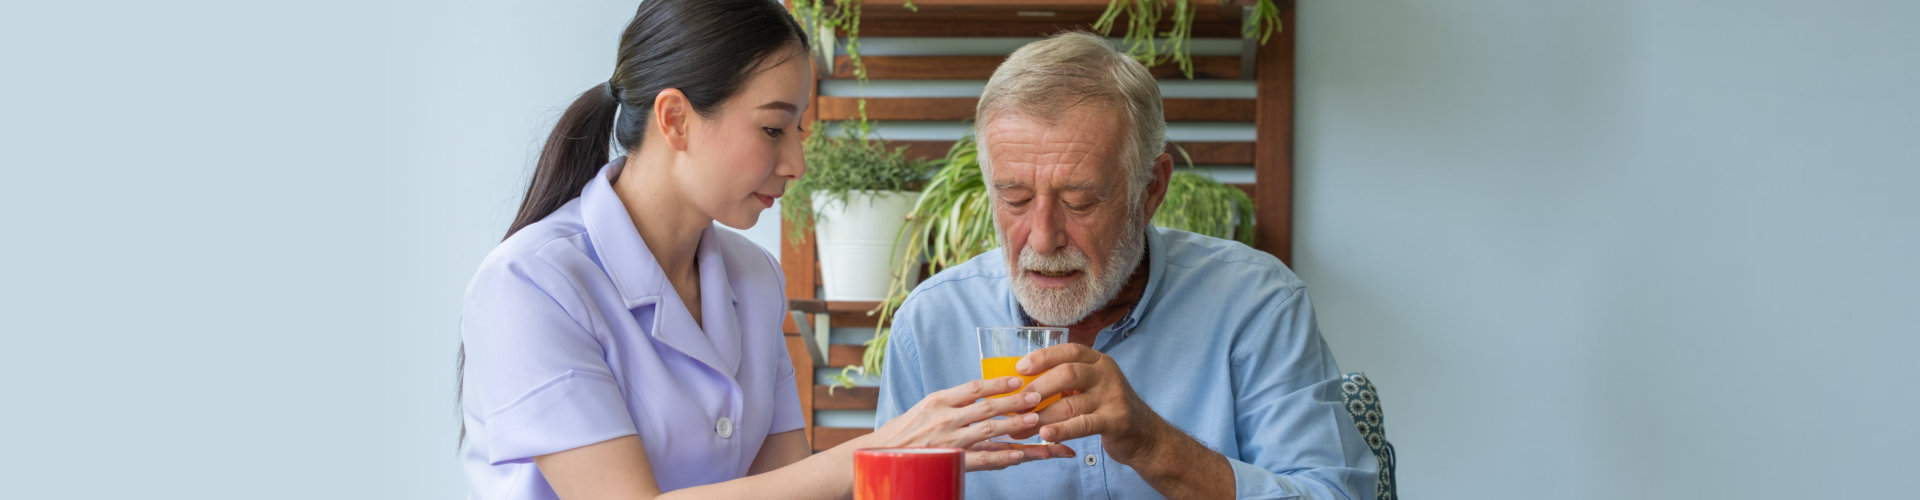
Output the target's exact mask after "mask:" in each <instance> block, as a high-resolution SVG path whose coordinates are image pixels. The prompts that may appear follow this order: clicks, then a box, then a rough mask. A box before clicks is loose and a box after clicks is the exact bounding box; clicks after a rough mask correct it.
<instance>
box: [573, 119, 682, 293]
mask: <svg viewBox="0 0 1920 500" xmlns="http://www.w3.org/2000/svg"><path fill="white" fill-rule="evenodd" d="M625 164H626V157H624V156H623V157H620V158H616V159H614V160H613V162H611V163H608V164H607V165H606V166H603V167H600V172H599V173H598V174H594V176H593V180H591V181H587V185H586V187H584V188H582V189H581V190H580V220H581V223H582V224H584V225H586V227H587V239H588V240H589V241H590V242H592V244H593V253H595V254H597V256H598V257H599V260H600V267H601V268H604V269H606V270H607V277H609V278H612V279H613V288H614V289H615V290H618V291H619V292H620V300H621V301H622V302H625V303H626V306H627V308H628V309H632V308H635V307H640V306H641V305H643V304H648V303H652V302H655V301H657V300H658V297H659V296H660V295H663V294H665V293H666V291H665V290H664V289H665V288H668V285H667V283H666V279H665V278H666V276H664V273H663V272H662V271H660V269H661V267H660V262H659V261H658V260H655V259H654V257H653V251H651V250H648V249H647V243H646V241H645V240H642V239H640V231H639V230H638V229H635V228H634V225H633V217H632V216H630V215H628V214H627V206H626V205H625V204H623V203H620V197H619V196H618V195H616V194H614V192H613V178H614V176H617V175H619V174H620V168H621V167H622V166H623V165H625Z"/></svg>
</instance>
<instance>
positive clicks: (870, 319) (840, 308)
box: [787, 299, 880, 328]
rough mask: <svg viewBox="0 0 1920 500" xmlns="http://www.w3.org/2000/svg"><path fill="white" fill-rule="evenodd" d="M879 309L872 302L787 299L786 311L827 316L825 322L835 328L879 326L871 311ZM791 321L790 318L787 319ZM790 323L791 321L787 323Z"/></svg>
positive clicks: (877, 318) (877, 304) (877, 316)
mask: <svg viewBox="0 0 1920 500" xmlns="http://www.w3.org/2000/svg"><path fill="white" fill-rule="evenodd" d="M879 307H880V303H879V302H873V301H826V300H815V299H789V300H788V302H787V309H788V310H792V311H800V312H804V313H808V314H819V313H826V314H828V319H827V322H828V323H829V324H830V325H831V326H836V327H848V328H852V327H867V328H872V327H874V325H878V324H879V320H880V317H879V315H877V314H874V313H873V311H874V310H875V309H878V308H879ZM789 320H791V318H789ZM789 322H791V321H789Z"/></svg>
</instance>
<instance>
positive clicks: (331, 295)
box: [0, 0, 1920, 499]
mask: <svg viewBox="0 0 1920 500" xmlns="http://www.w3.org/2000/svg"><path fill="white" fill-rule="evenodd" d="M1303 3H1307V4H1308V5H1306V6H1305V7H1304V9H1303V12H1302V16H1301V19H1300V23H1299V26H1296V27H1295V28H1296V29H1298V30H1299V34H1300V37H1301V38H1300V57H1301V65H1300V74H1299V85H1300V94H1299V98H1300V103H1299V109H1300V116H1299V127H1300V129H1299V137H1298V139H1297V142H1298V147H1299V158H1298V160H1299V165H1300V172H1299V177H1298V182H1299V185H1298V186H1299V188H1298V189H1299V197H1300V206H1299V207H1298V209H1299V217H1300V218H1299V220H1298V223H1299V231H1300V232H1299V234H1298V235H1297V238H1296V241H1298V242H1299V247H1298V248H1297V250H1296V256H1297V260H1298V261H1299V262H1298V266H1297V267H1298V268H1299V271H1300V273H1301V274H1302V275H1303V276H1305V277H1306V278H1307V279H1308V280H1309V283H1310V284H1311V285H1310V286H1312V289H1313V290H1314V293H1315V294H1316V295H1315V299H1316V303H1317V304H1318V306H1319V308H1320V311H1321V313H1322V319H1323V327H1324V328H1325V331H1326V334H1327V337H1328V340H1329V341H1330V342H1332V343H1333V344H1334V347H1335V349H1336V352H1337V353H1338V354H1339V356H1340V359H1341V361H1342V362H1343V366H1345V367H1346V368H1349V369H1361V370H1367V371H1369V372H1371V373H1373V374H1374V375H1375V377H1376V378H1377V379H1378V380H1379V381H1380V382H1381V383H1382V384H1383V389H1384V390H1385V391H1386V396H1387V398H1388V399H1387V400H1386V402H1387V406H1388V408H1389V411H1390V412H1391V414H1390V415H1389V422H1390V424H1391V425H1390V426H1389V428H1390V429H1391V431H1392V433H1393V434H1392V436H1393V438H1394V439H1395V440H1396V441H1397V442H1398V443H1399V444H1400V446H1401V459H1402V465H1403V467H1404V470H1403V471H1402V476H1401V479H1402V481H1403V490H1402V491H1403V493H1406V494H1411V495H1415V496H1416V497H1427V498H1514V499H1520V498H1613V497H1623V496H1635V497H1652V498H1702V497H1710V498H1788V497H1805V496H1817V497H1828V498H1831V497H1842V498H1847V497H1869V496H1881V497H1887V496H1898V495H1900V494H1902V493H1905V490H1906V488H1903V487H1902V486H1901V483H1900V482H1899V479H1900V478H1902V477H1904V473H1905V472H1906V470H1905V468H1906V467H1904V466H1907V465H1910V464H1911V463H1912V460H1911V459H1910V458H1908V457H1909V454H1908V453H1907V452H1906V451H1905V450H1911V449H1914V448H1916V445H1920V442H1916V439H1915V433H1914V432H1912V431H1911V430H1910V429H1911V428H1912V426H1911V425H1907V424H1906V423H1904V421H1903V417H1904V416H1906V415H1909V414H1913V413H1914V412H1915V410H1916V407H1915V403H1914V400H1913V398H1912V397H1911V396H1909V395H1907V394H1909V393H1910V392H1911V390H1903V389H1905V388H1904V387H1903V385H1904V384H1903V382H1905V381H1907V380H1911V379H1913V378H1915V375H1917V374H1916V373H1915V369H1914V368H1913V363H1911V362H1909V361H1908V360H1907V357H1908V355H1909V353H1912V352H1916V351H1920V349H1916V348H1920V342H1916V341H1915V340H1913V338H1912V335H1911V334H1913V333H1916V330H1920V327H1917V325H1920V312H1916V311H1920V307H1915V304H1916V303H1920V292H1915V291H1914V289H1913V288H1912V287H1911V286H1910V285H1909V283H1911V282H1913V281H1914V278H1917V277H1920V273H1917V272H1916V271H1917V269H1916V264H1915V263H1913V262H1912V261H1911V260H1910V259H1905V258H1903V257H1909V256H1912V255H1916V254H1917V253H1920V252H1917V251H1920V234H1916V231H1917V230H1916V225H1915V224H1914V223H1913V222H1912V221H1911V219H1912V218H1913V214H1916V213H1920V206H1917V205H1920V202H1916V201H1913V200H1914V198H1915V197H1913V196H1911V195H1910V194H1909V193H1906V192H1905V191H1908V190H1911V189H1913V186H1916V185H1920V182H1916V181H1920V178H1917V177H1920V173H1916V171H1915V167H1916V165H1920V161H1916V151H1915V146H1914V144H1915V143H1916V141H1914V140H1913V138H1915V137H1920V124H1916V116H1917V115H1920V109H1916V108H1917V106H1916V101H1915V94H1914V93H1913V89H1915V88H1920V81H1917V80H1916V78H1917V77H1920V68H1916V67H1915V61H1916V58H1915V57H1914V54H1915V53H1916V50H1915V49H1916V45H1917V44H1920V36H1916V35H1913V34H1912V30H1911V29H1910V28H1911V27H1912V26H1914V25H1916V24H1920V15H1917V14H1920V13H1917V12H1916V9H1915V7H1913V4H1911V3H1899V4H1896V3H1895V2H1878V3H1869V2H1852V3H1846V4H1844V5H1842V3H1839V2H1827V3H1819V4H1806V3H1800V4H1793V5H1788V4H1785V3H1779V2H1716V3H1708V2H1655V1H1651V0H1640V1H1629V2H1604V3H1597V2H1586V3H1578V4H1573V3H1554V4H1547V3H1545V2H1531V1H1519V0H1513V1H1507V2H1448V3H1446V5H1439V4H1438V3H1435V2H1408V1H1387V0H1378V1H1344V2H1332V1H1327V2H1303ZM632 9H633V2H631V1H618V2H615V1H607V2H563V3H550V2H502V1H463V2H452V1H438V0H417V1H412V2H404V3H393V2H357V3H356V2H349V3H337V2H336V3H325V4H266V3H260V2H237V1H232V2H215V1H203V2H195V3H186V4H182V3H150V2H40V3H34V4H31V5H12V4H9V5H8V6H6V7H0V61H4V62H0V65H4V67H5V68H6V72H5V74H6V76H7V77H6V78H4V79H0V169H3V170H0V171H3V172H4V176H0V179H4V180H0V213H4V214H7V215H8V217H7V219H6V221H7V223H6V225H5V226H4V228H5V229H4V232H0V234H4V235H5V236H4V239H0V242H4V245H0V257H4V259H5V262H6V264H5V265H0V380H4V381H5V382H4V385H0V450H5V452H4V453H0V471H6V472H5V475H4V477H6V478H7V480H8V486H7V490H6V491H7V492H8V493H7V494H6V495H4V496H8V497H16V496H17V497H21V498H43V497H61V498H131V497H143V498H369V497H371V498H457V497H460V496H461V495H462V494H463V493H464V487H463V485H462V484H461V481H460V476H459V471H458V469H457V467H456V465H455V460H454V447H453V439H454V433H455V432H456V425H457V420H456V413H455V409H454V406H453V387H452V384H453V374H452V353H453V349H454V347H455V342H456V341H457V325H458V323H457V322H458V317H457V316H458V309H459V295H460V291H461V289H462V288H463V287H464V284H465V281H466V279H467V277H468V276H469V274H470V273H471V272H472V269H473V266H474V265H475V264H476V262H477V261H478V259H479V258H480V257H481V256H482V255H483V254H484V253H485V252H486V251H487V250H488V248H489V247H490V246H491V245H492V244H493V243H494V242H495V241H496V240H497V239H498V237H499V234H500V232H501V231H502V230H503V229H504V227H505V225H506V223H507V222H508V219H509V218H510V217H511V216H512V212H513V210H514V208H515V203H516V202H517V200H518V196H519V195H520V190H521V189H523V188H524V184H523V183H524V182H525V175H526V174H527V166H528V165H530V164H531V159H532V157H533V155H534V150H535V149H536V148H537V147H538V145H539V142H540V140H541V138H542V137H543V136H544V134H545V133H546V131H547V130H548V127H549V126H550V123H551V121H552V120H553V118H554V117H555V116H556V115H557V113H558V111H559V108H560V107H561V106H563V105H565V104H566V103H567V102H568V101H569V99H570V98H571V97H572V95H573V94H575V93H578V92H579V91H581V90H584V89H585V88H586V87H587V86H589V85H591V84H594V83H597V82H598V81H600V80H602V79H604V78H605V77H606V76H608V73H610V71H611V63H612V56H613V50H614V47H613V44H614V41H615V40H616V38H617V36H618V30H619V29H620V27H621V26H622V24H623V23H624V21H625V20H626V18H627V17H628V16H629V15H630V14H631V12H632ZM767 220H768V221H771V220H772V219H771V218H769V219H767ZM770 227H771V225H770V224H763V225H762V228H761V229H762V230H763V231H764V230H767V229H769V228H770ZM758 238H759V239H760V241H763V242H771V241H772V240H771V238H770V233H765V232H763V233H760V236H758Z"/></svg>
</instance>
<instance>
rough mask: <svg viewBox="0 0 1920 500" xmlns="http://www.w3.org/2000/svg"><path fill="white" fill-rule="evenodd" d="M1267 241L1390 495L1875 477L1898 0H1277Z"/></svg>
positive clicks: (1884, 391) (1813, 483)
mask: <svg viewBox="0 0 1920 500" xmlns="http://www.w3.org/2000/svg"><path fill="white" fill-rule="evenodd" d="M1302 3H1303V4H1305V5H1304V6H1303V7H1302V9H1301V16H1300V21H1299V26H1298V29H1299V31H1298V33H1299V36H1300V42H1299V43H1300V45H1299V58H1300V59H1299V61H1300V63H1299V79H1298V85H1299V94H1298V99H1299V114H1298V116H1297V122H1296V123H1297V124H1298V125H1297V126H1298V136H1297V138H1296V145H1297V147H1298V153H1297V156H1296V159H1297V162H1298V165H1299V172H1298V176H1297V181H1298V184H1297V188H1296V189H1297V193H1298V196H1299V205H1298V210H1299V215H1298V218H1297V220H1296V222H1297V224H1298V226H1297V227H1298V233H1297V234H1296V236H1295V239H1294V241H1296V245H1297V246H1296V247H1295V253H1294V255H1295V256H1296V258H1297V259H1298V263H1297V264H1298V265H1297V266H1296V267H1297V268H1298V271H1299V273H1300V274H1301V275H1302V276H1303V277H1304V278H1305V279H1306V280H1307V283H1308V286H1309V289H1311V290H1312V291H1313V293H1314V299H1315V300H1314V302H1315V304H1316V305H1317V306H1318V309H1319V312H1320V313H1321V327H1322V328H1323V331H1324V332H1325V335H1326V337H1327V339H1328V341H1329V342H1330V343H1331V344H1332V345H1333V347H1334V349H1335V353H1336V355H1337V356H1338V357H1339V358H1340V361H1341V366H1342V367H1343V368H1346V369H1348V370H1366V371H1368V372H1370V373H1372V374H1373V375H1374V378H1375V379H1376V380H1377V381H1378V382H1380V384H1381V385H1382V387H1381V390H1382V391H1384V392H1383V397H1384V402H1385V405H1386V410H1387V417H1388V418H1387V428H1388V434H1389V437H1390V438H1391V439H1392V440H1393V441H1394V442H1395V443H1396V444H1397V445H1398V446H1399V460H1400V466H1401V468H1402V469H1401V471H1400V480H1401V492H1402V493H1403V494H1407V495H1410V496H1412V497H1414V498H1502V499H1527V498H1570V499H1573V498H1594V499H1598V498H1899V497H1911V496H1912V495H1913V493H1912V491H1911V490H1912V488H1910V487H1909V486H1907V485H1906V484H1905V482H1904V481H1903V478H1906V477H1908V476H1910V475H1911V470H1910V469H1911V468H1912V466H1913V465H1914V463H1915V462H1914V460H1913V453H1912V450H1914V449H1916V448H1920V434H1916V433H1915V432H1914V426H1913V425H1912V424H1911V423H1910V422H1907V421H1906V419H1907V417H1908V416H1910V415H1912V414H1914V413H1915V412H1916V411H1920V404H1916V399H1915V398H1914V397H1913V389H1912V388H1910V387H1909V385H1910V384H1911V382H1912V381H1913V380H1915V379H1916V378H1917V377H1920V370H1917V369H1916V368H1915V365H1916V363H1914V362H1913V356H1914V355H1915V353H1920V335H1916V334H1920V291H1917V290H1916V289H1915V288H1914V286H1913V283H1914V282H1915V281H1916V279H1920V264H1917V263H1916V260H1915V257H1917V256H1920V222H1917V219H1920V197H1917V196H1915V194H1914V190H1915V189H1916V187H1920V146H1917V145H1920V35H1916V34H1915V31H1914V29H1913V28H1914V26H1916V25H1920V4H1915V3H1914V2H1902V1H1850V2H1813V3H1809V2H1780V1H1759V2H1756V1H1712V2H1710V1H1684V2H1676V1H1657V0H1640V1H1617V2H1539V1H1533V0H1507V1H1493V0H1488V1H1458V2H1417V1H1387V0H1377V1H1345V2H1332V1H1329V2H1302Z"/></svg>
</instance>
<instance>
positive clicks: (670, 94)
mask: <svg viewBox="0 0 1920 500" xmlns="http://www.w3.org/2000/svg"><path fill="white" fill-rule="evenodd" d="M692 121H693V103H692V102H689V101H687V95H686V94H684V93H681V92H680V89H666V90H662V91H660V93H659V94H657V95H655V96H654V98H653V126H654V128H656V129H658V130H659V131H660V135H661V136H664V137H666V139H667V146H668V147H671V148H673V150H674V151H686V150H687V132H688V129H690V128H692V126H693V123H692Z"/></svg>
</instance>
